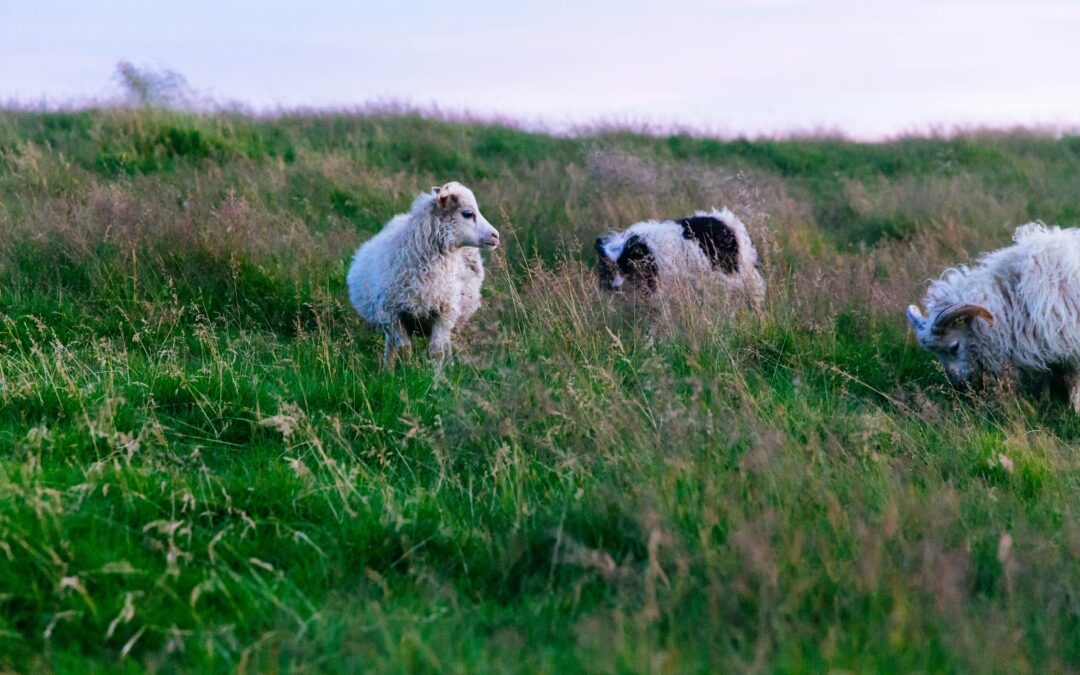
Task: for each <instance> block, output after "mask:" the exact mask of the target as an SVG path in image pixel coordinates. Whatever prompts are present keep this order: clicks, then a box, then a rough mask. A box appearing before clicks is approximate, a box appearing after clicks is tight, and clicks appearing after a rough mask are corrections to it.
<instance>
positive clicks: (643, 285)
mask: <svg viewBox="0 0 1080 675" xmlns="http://www.w3.org/2000/svg"><path fill="white" fill-rule="evenodd" d="M595 247H596V255H597V273H598V275H599V278H600V290H606V291H621V290H629V291H638V292H642V291H643V292H649V291H654V290H656V274H657V271H656V258H655V257H654V256H653V252H652V249H650V248H649V246H648V244H646V243H645V242H644V241H642V240H641V239H640V238H639V237H638V236H637V235H636V234H635V235H631V236H630V237H629V238H625V239H624V238H623V237H622V236H620V235H618V234H613V235H609V236H607V237H599V238H598V239H597V240H596V244H595Z"/></svg>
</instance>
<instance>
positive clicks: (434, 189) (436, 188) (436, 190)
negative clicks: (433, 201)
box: [431, 185, 442, 197]
mask: <svg viewBox="0 0 1080 675" xmlns="http://www.w3.org/2000/svg"><path fill="white" fill-rule="evenodd" d="M441 189H442V188H441V187H439V186H438V185H432V186H431V194H433V195H435V196H436V197H438V196H439V190H441Z"/></svg>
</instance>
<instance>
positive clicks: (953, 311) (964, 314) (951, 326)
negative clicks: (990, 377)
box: [907, 304, 994, 388]
mask: <svg viewBox="0 0 1080 675" xmlns="http://www.w3.org/2000/svg"><path fill="white" fill-rule="evenodd" d="M907 318H908V321H909V322H910V323H911V326H912V328H914V329H915V339H916V340H918V342H919V344H920V345H921V346H922V347H923V348H924V349H928V350H930V351H931V352H933V354H934V356H936V357H937V358H938V361H940V362H941V365H942V366H944V368H945V374H946V375H947V376H948V377H949V382H951V383H952V385H953V386H954V387H957V388H964V387H967V386H968V385H970V384H971V383H972V381H973V380H974V379H975V377H976V376H977V375H978V374H979V373H980V370H981V369H980V367H979V363H978V360H977V358H976V347H975V337H974V335H973V334H972V322H974V321H975V319H983V320H984V321H986V323H987V324H989V325H991V326H992V325H993V324H994V316H993V315H992V314H991V313H990V312H989V311H987V309H986V308H985V307H980V306H979V305H968V304H954V305H949V306H947V307H945V308H944V309H942V310H941V311H939V312H938V313H937V315H936V316H935V317H934V320H933V321H931V320H930V319H928V318H927V317H925V316H923V314H922V312H921V311H919V308H918V307H917V306H915V305H910V306H908V309H907Z"/></svg>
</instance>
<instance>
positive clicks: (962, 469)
mask: <svg viewBox="0 0 1080 675" xmlns="http://www.w3.org/2000/svg"><path fill="white" fill-rule="evenodd" d="M1078 173H1080V143H1078V142H1077V140H1076V139H1075V138H1063V139H1051V138H1046V137H1040V136H1037V135H1031V134H1024V133H1010V134H995V133H982V134H971V135H965V136H957V137H955V138H941V139H917V138H912V139H905V140H900V141H896V142H893V143H887V144H878V145H859V144H852V143H845V142H841V141H836V140H830V139H803V140H791V141H760V142H747V141H732V142H720V141H715V140H711V139H697V138H692V137H689V136H674V137H669V138H656V137H648V136H639V135H632V134H621V133H605V134H600V135H595V136H587V137H582V138H576V139H566V138H553V137H548V136H543V135H530V134H527V133H524V132H520V131H516V130H513V129H509V128H501V127H491V126H479V125H468V124H454V123H448V122H443V121H438V120H426V119H420V118H417V117H408V116H405V117H363V116H355V117H347V116H339V117H334V116H295V117H282V118H277V119H269V120H254V119H249V118H244V117H240V116H231V115H220V116H192V115H186V114H182V113H166V112H162V111H156V110H144V111H138V112H133V111H126V110H99V111H84V112H73V113H56V114H38V113H25V112H10V111H9V112H5V113H2V114H0V232H3V233H4V236H3V237H0V336H2V337H0V666H3V667H5V668H10V669H14V670H73V669H76V668H79V669H87V668H89V669H90V670H110V671H111V670H117V669H125V670H131V671H139V670H169V671H171V670H190V669H199V670H230V669H237V670H241V671H245V672H263V671H267V670H275V669H287V670H307V671H322V670H326V671H335V672H338V671H342V670H370V671H379V672H385V671H521V672H536V671H540V672H553V671H560V670H568V669H569V670H593V671H601V672H613V671H634V672H637V671H661V672H676V671H680V672H681V671H711V670H738V671H746V670H756V671H762V670H824V669H850V670H872V671H885V670H890V671H895V670H935V671H941V670H1006V669H1007V670H1019V671H1036V670H1038V671H1045V670H1054V671H1057V670H1069V669H1074V668H1076V667H1077V666H1078V665H1080V649H1078V648H1077V645H1078V644H1080V618H1078V617H1080V614H1078V612H1080V609H1078V605H1077V602H1076V598H1077V597H1078V592H1080V568H1078V567H1077V566H1076V564H1075V562H1074V561H1075V559H1076V555H1077V551H1078V550H1080V527H1078V520H1077V513H1076V512H1075V511H1076V509H1077V506H1076V505H1077V503H1078V500H1077V497H1078V496H1080V485H1078V477H1080V472H1078V467H1080V464H1078V460H1077V458H1076V453H1075V452H1074V450H1073V447H1074V446H1075V444H1076V442H1077V439H1078V438H1080V423H1078V422H1077V420H1076V419H1075V418H1074V417H1073V415H1072V414H1071V413H1069V411H1068V410H1067V408H1066V406H1064V405H1063V404H1062V403H1060V402H1057V401H1054V400H1048V399H1040V398H1029V397H1025V396H1019V395H1017V394H1016V393H1015V392H1011V391H988V392H984V393H982V394H978V395H975V396H970V397H962V396H959V395H956V394H954V393H952V392H951V391H949V390H948V389H947V388H946V387H945V386H944V385H945V381H944V378H943V377H942V376H941V374H940V372H938V370H937V367H936V366H935V365H934V364H933V363H932V360H931V359H930V358H928V357H927V356H926V355H925V354H924V353H922V352H920V351H919V350H918V349H917V348H916V346H915V345H914V344H913V341H912V340H911V339H910V338H909V336H908V330H907V328H906V326H905V325H904V322H903V316H902V310H903V307H904V306H905V305H906V304H907V303H908V302H910V301H912V300H914V299H916V298H917V297H918V295H919V293H920V291H921V290H922V288H923V285H924V280H925V279H926V278H928V277H930V276H933V275H936V274H937V273H938V272H939V271H940V270H941V269H942V268H943V267H945V266H946V265H950V264H955V263H956V262H959V261H964V260H969V259H970V258H971V257H972V256H973V255H974V254H975V253H977V252H979V251H981V250H985V249H987V248H990V247H994V246H998V245H1001V244H1004V243H1006V242H1007V241H1008V237H1009V234H1010V232H1011V229H1012V227H1013V226H1014V225H1016V224H1018V223H1021V222H1024V221H1026V220H1029V219H1032V218H1042V219H1045V220H1047V221H1050V222H1055V223H1059V224H1062V225H1075V224H1076V219H1077V214H1078V213H1080V211H1078V206H1080V202H1078V199H1080V195H1078V194H1077V191H1076V189H1075V186H1076V185H1077V178H1078ZM450 179H456V180H461V181H462V182H465V183H466V184H468V185H470V187H472V188H473V189H474V191H475V192H476V194H477V196H478V198H479V200H480V205H481V208H482V209H483V210H484V212H485V214H486V215H487V216H488V218H489V219H490V220H491V221H492V222H493V223H495V224H496V225H497V226H498V227H499V228H500V229H501V230H502V231H503V235H504V241H505V242H506V245H505V247H504V248H503V249H502V250H500V251H498V252H496V253H495V254H494V255H492V256H491V257H490V258H489V277H488V278H489V283H488V284H487V286H486V288H485V306H484V308H483V309H482V311H481V312H480V313H479V314H478V315H477V316H476V317H475V319H474V321H473V324H472V326H471V327H470V329H469V330H468V331H467V333H466V335H465V336H464V339H463V340H462V345H463V351H462V353H461V354H460V356H459V358H458V359H457V360H456V361H455V362H454V363H453V364H452V365H450V366H449V367H447V368H445V369H443V370H440V371H437V370H434V369H432V368H431V366H430V364H429V363H428V362H427V361H426V359H425V358H424V357H423V356H415V357H412V358H411V359H409V360H407V361H406V362H405V363H404V364H402V365H401V366H399V367H398V368H397V369H395V370H392V371H384V370H381V369H380V368H379V366H378V358H379V354H380V339H379V336H378V335H376V334H374V333H373V332H372V331H371V330H370V329H368V328H366V327H365V326H363V325H362V324H361V322H360V321H359V320H358V319H357V318H356V317H355V316H354V314H353V312H352V311H351V309H350V308H349V307H348V306H347V302H346V299H345V294H344V288H343V279H344V272H345V266H346V264H347V261H348V258H349V256H350V254H351V252H352V250H353V249H354V248H355V246H356V245H357V244H358V243H359V242H361V241H362V240H363V239H364V238H365V237H367V236H370V234H372V233H373V232H375V231H377V229H378V228H379V227H380V226H381V224H382V223H383V222H385V220H387V219H388V218H389V217H390V216H391V215H393V214H394V213H396V212H398V211H401V210H403V209H405V208H406V207H407V206H408V204H409V202H410V201H411V198H412V196H413V195H414V194H415V193H416V192H418V191H420V190H423V189H425V188H426V186H429V185H431V184H436V183H440V182H444V181H446V180H450ZM713 205H716V206H721V205H727V206H729V207H731V208H732V209H733V210H735V211H736V212H737V213H739V215H740V216H741V217H742V218H743V220H744V221H746V222H747V223H748V225H749V226H750V228H751V231H752V234H753V236H754V238H755V240H756V241H757V242H758V245H759V248H760V250H761V252H762V254H763V257H764V259H765V269H766V272H767V277H768V279H769V282H770V293H769V299H768V303H767V308H766V310H765V311H764V312H762V313H760V314H754V313H751V312H739V311H731V310H730V308H729V307H727V306H726V305H725V303H724V302H723V301H722V299H716V298H693V297H691V298H685V299H684V301H683V302H681V303H679V308H678V311H674V312H668V313H666V314H665V313H663V312H661V311H660V310H657V309H656V308H650V307H646V306H642V305H636V304H634V303H632V302H618V301H615V300H614V299H613V298H611V297H608V296H605V295H602V294H601V293H599V292H598V290H597V289H596V282H595V280H594V278H593V276H592V272H591V267H590V264H591V260H590V256H589V254H588V251H589V250H590V248H591V247H590V242H591V241H592V240H593V238H595V236H596V235H597V234H598V233H600V232H602V231H604V230H606V229H608V228H613V227H617V226H622V225H625V224H627V223H630V222H632V221H634V220H638V219H641V218H646V217H658V216H659V217H665V216H681V215H685V214H686V213H687V212H689V211H691V210H693V209H697V208H707V207H709V206H713ZM420 351H421V353H422V350H420Z"/></svg>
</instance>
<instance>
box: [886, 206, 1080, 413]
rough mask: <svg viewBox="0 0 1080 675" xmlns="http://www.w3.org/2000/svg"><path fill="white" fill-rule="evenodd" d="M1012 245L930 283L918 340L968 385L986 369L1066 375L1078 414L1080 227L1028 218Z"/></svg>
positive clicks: (917, 318)
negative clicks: (1044, 222)
mask: <svg viewBox="0 0 1080 675" xmlns="http://www.w3.org/2000/svg"><path fill="white" fill-rule="evenodd" d="M1013 241H1014V242H1015V243H1014V244H1013V245H1012V246H1009V247H1006V248H1002V249H998V250H997V251H993V252H991V253H987V254H985V255H983V256H982V257H981V258H980V259H979V264H978V265H977V266H975V267H967V266H963V265H962V266H960V267H959V268H956V269H950V270H946V272H945V273H944V274H942V276H941V278H940V279H938V280H936V281H934V282H933V283H931V284H930V288H929V289H928V290H927V292H926V298H925V300H924V303H923V304H924V305H925V306H926V313H927V315H928V317H933V318H932V319H931V318H927V317H924V316H923V314H922V312H920V311H919V308H918V307H917V306H915V305H911V306H910V307H908V311H907V317H908V321H910V322H911V325H912V326H913V327H914V329H915V337H916V338H917V339H918V341H919V344H920V345H922V346H923V347H924V348H926V349H929V350H930V351H931V352H933V353H934V355H935V356H937V358H938V359H939V360H940V361H941V363H942V365H943V366H944V367H945V373H946V374H947V375H948V377H949V380H950V381H951V382H952V383H953V384H954V385H956V386H967V385H968V384H970V383H972V382H973V381H974V380H975V379H977V377H978V376H980V375H981V374H982V373H984V372H985V373H989V374H990V375H994V376H999V375H1002V374H1005V373H1016V374H1021V375H1035V376H1037V377H1042V378H1064V381H1065V383H1066V384H1067V385H1068V387H1069V402H1070V403H1071V404H1072V407H1073V409H1074V410H1076V411H1077V412H1080V230H1075V229H1066V230H1063V229H1061V228H1058V227H1047V226H1046V225H1043V224H1042V223H1029V224H1027V225H1023V226H1021V227H1018V228H1016V232H1015V233H1014V234H1013Z"/></svg>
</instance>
